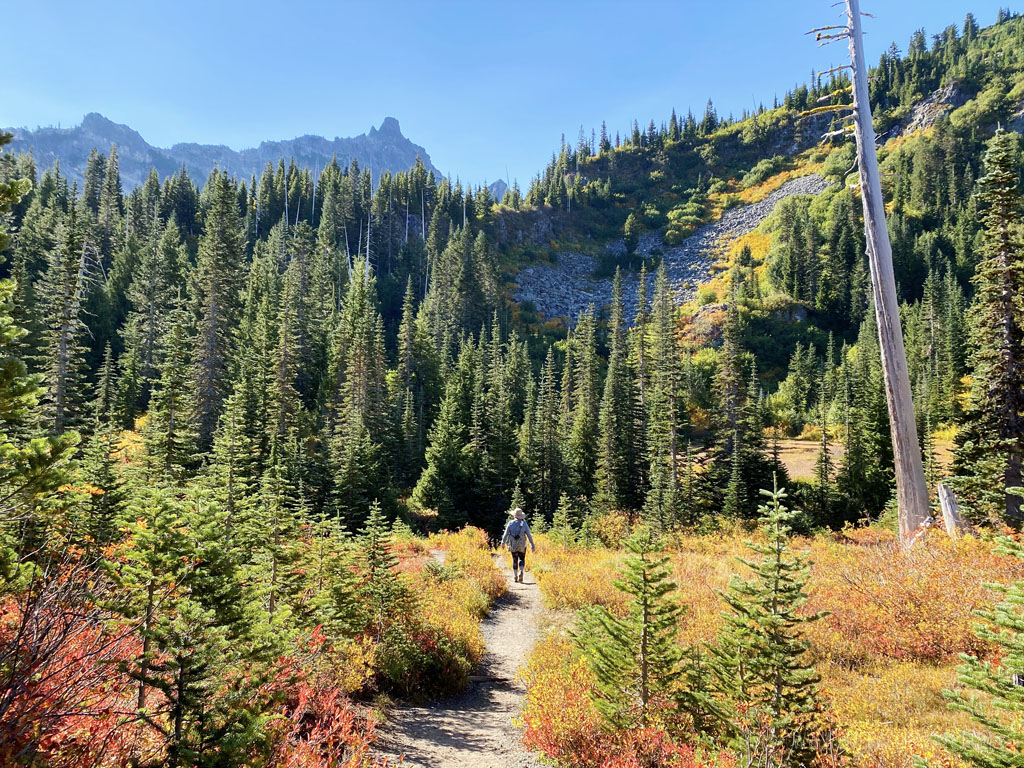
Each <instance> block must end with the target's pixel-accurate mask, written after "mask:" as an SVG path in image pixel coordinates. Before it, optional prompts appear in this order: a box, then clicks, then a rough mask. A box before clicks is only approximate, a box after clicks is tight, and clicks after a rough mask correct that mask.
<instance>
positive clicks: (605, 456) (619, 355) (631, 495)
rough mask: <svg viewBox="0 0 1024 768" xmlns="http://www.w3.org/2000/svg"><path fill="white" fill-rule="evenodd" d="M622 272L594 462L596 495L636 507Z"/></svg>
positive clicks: (632, 409) (615, 293)
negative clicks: (598, 439) (595, 467)
mask: <svg viewBox="0 0 1024 768" xmlns="http://www.w3.org/2000/svg"><path fill="white" fill-rule="evenodd" d="M623 321H624V319H623V303H622V276H621V274H620V273H619V272H618V271H616V274H615V282H614V283H613V286H612V312H611V319H610V320H609V336H610V342H609V352H608V373H607V375H606V377H605V385H604V396H603V398H602V399H601V412H600V435H601V436H600V444H599V446H600V448H599V451H600V452H599V455H598V466H597V492H598V498H599V499H600V500H601V501H602V502H603V503H604V504H606V505H609V506H611V507H613V508H617V509H624V510H635V509H638V508H639V506H640V505H639V503H638V501H639V492H640V491H641V488H640V487H639V484H638V477H637V472H636V462H637V461H638V460H639V457H638V456H637V455H636V447H637V440H636V426H637V425H636V395H635V389H634V380H633V372H632V371H631V369H630V365H629V359H628V357H627V354H628V350H627V348H626V330H625V328H624V327H623Z"/></svg>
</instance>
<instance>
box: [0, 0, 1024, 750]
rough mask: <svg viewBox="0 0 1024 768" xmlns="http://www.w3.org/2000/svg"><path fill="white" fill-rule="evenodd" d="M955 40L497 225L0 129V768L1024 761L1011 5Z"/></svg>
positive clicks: (341, 168)
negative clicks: (33, 144) (47, 154)
mask: <svg viewBox="0 0 1024 768" xmlns="http://www.w3.org/2000/svg"><path fill="white" fill-rule="evenodd" d="M849 5H850V6H852V9H853V10H852V11H851V14H850V15H849V16H844V17H843V18H844V19H846V21H843V22H842V26H840V27H836V28H828V29H825V30H824V31H819V33H818V34H819V36H821V37H823V38H825V39H827V38H829V37H830V36H832V37H836V38H840V39H839V40H838V41H837V43H838V44H837V47H836V51H837V55H838V56H839V57H840V58H843V57H845V56H846V53H845V48H846V45H847V42H848V41H849V43H850V45H851V46H852V45H853V43H854V42H855V40H856V38H857V34H858V33H857V32H856V31H855V29H854V28H855V26H856V25H855V24H854V21H853V20H854V19H855V18H858V17H859V15H860V14H859V11H858V10H857V3H856V2H851V3H849ZM869 10H878V11H882V10H883V9H882V8H881V7H879V8H877V9H869ZM949 21H950V24H949V26H947V27H946V28H945V29H944V30H942V31H941V32H940V33H939V34H934V35H932V34H926V33H925V31H924V30H918V31H917V32H915V33H913V35H912V37H911V39H910V40H909V43H907V44H906V49H905V51H904V50H901V49H900V48H899V47H897V46H896V45H895V44H894V45H893V46H892V47H891V48H889V49H888V50H887V51H886V52H885V53H884V54H883V55H882V56H881V58H880V59H879V60H877V61H870V62H868V71H866V72H865V73H864V74H865V75H866V79H864V81H863V82H864V83H866V90H864V91H861V90H858V77H857V74H858V73H857V71H856V70H851V69H850V68H849V67H843V68H838V69H837V70H835V71H832V72H829V73H825V74H813V73H812V76H811V78H810V79H809V80H807V82H806V83H804V84H801V85H799V86H796V87H794V88H792V89H791V90H789V91H788V92H786V93H785V95H784V96H780V97H778V98H775V99H774V101H773V102H772V103H762V104H758V105H757V106H756V107H754V108H751V109H750V110H748V111H744V112H743V113H742V114H740V115H739V116H735V115H731V114H730V115H728V116H726V115H722V114H719V113H718V112H717V111H716V109H715V106H714V104H713V102H712V101H708V102H707V105H706V108H705V109H704V111H703V112H702V113H697V114H695V113H693V112H692V111H688V112H687V113H686V114H682V113H678V114H677V112H676V111H675V110H671V112H669V111H668V109H666V114H664V115H656V116H653V119H650V117H651V116H647V117H648V119H649V122H646V124H645V122H644V121H641V120H639V119H638V120H637V121H635V122H634V123H633V124H632V126H631V130H627V131H622V130H621V127H620V129H619V130H618V131H615V130H613V129H610V128H609V127H607V126H606V125H604V124H602V125H600V126H595V128H594V129H593V131H591V129H590V127H589V126H588V127H587V128H586V130H584V129H583V128H581V129H580V132H579V135H578V137H570V138H567V137H565V136H564V135H563V137H562V139H561V141H560V142H558V143H557V147H556V149H555V151H554V152H553V153H552V154H551V156H550V160H549V162H548V163H547V164H546V165H545V166H544V167H543V168H542V169H541V170H540V171H539V172H538V173H537V174H536V176H534V177H533V178H532V179H531V180H530V182H529V184H524V185H523V187H522V188H521V187H520V186H519V184H518V183H512V184H511V185H505V184H503V185H501V187H500V188H499V189H498V192H497V194H496V193H495V190H494V188H493V187H488V186H486V185H480V186H475V185H472V184H470V185H465V184H463V183H461V182H459V181H457V180H453V179H452V177H450V176H441V175H440V174H439V173H437V172H436V171H435V170H434V169H433V168H432V167H430V166H429V161H428V162H427V163H425V162H423V161H422V160H419V159H417V161H416V162H415V164H413V165H411V166H410V167H407V168H403V169H399V170H380V169H379V168H375V167H373V168H371V167H369V166H367V165H363V164H360V163H359V162H358V161H357V160H352V161H350V162H341V161H339V160H338V159H337V157H335V159H334V160H333V161H332V162H330V163H328V164H326V165H319V166H316V165H313V164H308V163H305V162H302V161H300V160H296V159H295V158H291V157H287V156H282V157H280V158H279V159H277V160H276V161H273V162H267V163H266V165H265V167H264V168H263V170H262V172H260V173H256V174H253V175H251V176H249V177H242V176H239V175H237V174H234V173H230V172H228V171H226V170H223V169H220V168H218V167H217V166H214V167H213V169H212V171H211V172H210V173H209V175H208V176H205V177H203V178H199V177H196V176H195V175H192V174H190V173H189V171H188V170H187V169H186V167H185V166H184V165H182V166H181V167H180V168H178V169H177V170H174V171H171V172H165V171H162V170H158V169H157V168H156V167H153V168H152V169H151V170H150V171H149V172H148V176H145V178H144V181H143V182H142V183H139V184H136V185H131V184H127V183H125V182H124V181H123V180H122V176H121V172H120V170H119V147H118V145H117V144H116V143H115V144H111V145H109V146H95V147H93V148H91V152H90V153H89V154H88V159H87V161H86V162H85V164H84V167H83V168H82V169H81V172H80V173H79V172H78V171H77V170H73V169H70V168H68V167H67V164H66V163H65V164H64V165H63V166H62V164H61V163H60V162H55V163H54V164H53V165H48V166H47V167H43V166H42V165H41V164H40V163H39V161H38V159H37V157H36V156H35V154H34V153H33V151H32V150H31V148H30V147H28V146H25V145H24V143H23V142H22V143H19V141H18V140H16V136H15V135H12V134H11V133H0V145H3V146H0V256H2V264H0V277H2V280H0V435H2V438H0V766H3V767H6V766H12V767H13V766H32V767H33V768H35V767H37V766H38V767H42V766H46V767H47V768H72V767H75V768H77V767H92V766H95V767H96V768H99V767H101V766H102V767H111V768H113V767H117V768H120V767H122V766H123V767H125V768H128V767H129V766H131V767H135V768H145V767H153V768H155V767H157V766H168V767H169V768H184V767H187V766H188V767H191V766H196V767H199V766H202V767H203V768H215V767H216V768H233V767H235V766H266V767H267V768H340V767H341V766H347V767H348V768H368V767H371V766H373V767H376V768H380V767H383V766H401V765H408V766H438V767H439V768H445V767H446V766H483V767H484V768H487V767H488V766H541V765H553V766H572V767H576V766H580V767H584V768H653V767H655V766H680V767H683V768H698V766H699V767H700V768H811V767H813V768H846V767H847V766H849V767H850V768H854V767H856V768H912V766H914V767H915V768H925V767H926V766H932V767H933V768H964V767H968V766H975V767H977V768H1001V767H1003V766H1015V765H1022V764H1024V693H1022V691H1024V688H1022V687H1021V685H1022V683H1021V680H1022V677H1024V609H1022V607H1021V606H1022V604H1024V538H1022V530H1024V139H1022V136H1021V134H1022V131H1024V17H1022V16H1020V15H1018V14H1015V13H1013V12H1011V11H1009V10H1002V11H1000V12H999V14H998V17H997V18H996V20H995V23H994V24H991V25H990V26H984V27H983V26H981V25H980V24H979V22H978V21H977V20H976V18H975V16H974V15H972V14H970V13H968V14H967V15H966V18H963V19H961V20H959V21H957V22H956V23H954V20H953V19H950V20H949ZM847 24H848V26H846V25H847ZM804 31H805V30H802V29H800V30H795V31H794V34H799V33H802V32H804ZM854 59H855V60H856V56H855V57H854ZM844 61H845V59H844ZM6 76H10V72H9V71H8V75H6ZM6 76H5V77H6ZM865 99H866V100H868V101H869V106H867V105H865V104H864V101H863V100H865ZM666 101H668V97H667V96H666ZM851 114H855V115H861V116H864V118H865V121H866V124H867V125H868V129H869V132H870V129H871V118H872V115H873V131H874V133H875V136H874V137H873V138H872V137H871V136H870V135H869V136H868V137H867V139H866V140H864V141H861V136H860V135H859V134H857V135H855V132H854V130H853V125H854V124H853V123H852V122H851V120H850V116H851ZM257 117H258V116H257ZM382 130H383V129H382ZM555 135H556V136H557V133H556V134H555ZM876 154H877V165H878V168H877V169H875V170H876V171H877V174H876V177H875V179H874V181H875V182H876V183H880V189H881V196H882V199H881V200H880V201H877V202H879V205H880V206H881V208H879V209H878V210H880V211H882V213H883V214H884V221H881V220H879V219H878V218H876V217H875V216H874V215H873V214H872V212H871V210H872V209H871V208H870V201H869V200H867V199H866V198H865V195H864V191H865V190H867V191H869V192H870V189H871V188H870V187H869V182H870V181H871V179H870V178H869V176H870V168H871V167H872V165H871V163H872V162H873V161H872V160H871V158H874V157H875V156H876ZM538 165H540V163H538ZM499 195H500V196H499ZM728 222H733V223H730V224H728V228H727V227H726V223H728ZM879 237H881V238H882V241H883V242H884V244H885V245H884V249H880V248H881V247H880V246H879V245H878V242H879V241H878V239H877V238H879ZM888 249H891V282H892V286H893V291H894V292H893V293H892V296H893V298H894V303H892V306H891V307H890V306H889V305H888V304H886V303H884V299H885V286H884V285H883V284H882V282H881V279H882V278H881V276H882V270H881V268H880V267H879V266H878V264H879V263H880V264H882V266H883V267H884V266H885V263H886V259H885V258H884V254H885V252H886V250H888ZM879 254H882V257H879ZM578 264H585V265H586V266H585V267H584V268H579V269H576V268H575V267H573V265H578ZM573 269H576V271H575V272H574V271H573ZM537 276H540V277H537ZM573 281H576V282H575V283H573ZM577 284H578V285H584V286H588V287H586V290H585V291H584V290H583V289H580V290H577V289H576V288H570V287H569V286H570V285H577ZM527 287H529V290H527ZM892 329H895V331H893V332H892V333H890V331H892ZM893 333H895V334H896V335H895V336H893ZM894 338H895V343H893V339H894ZM897 348H898V349H897ZM893 350H896V352H898V355H896V356H893V355H894V354H895V353H894V351H893ZM890 363H891V364H892V367H890ZM897 373H899V374H900V375H901V376H902V377H903V378H902V379H899V378H898V377H897V376H896V374H897ZM899 381H904V382H905V383H906V385H907V386H908V387H909V388H908V389H907V390H906V391H907V392H908V393H909V400H908V402H907V404H906V405H907V407H904V408H902V409H900V408H899V405H898V400H897V391H898V385H899ZM911 405H912V408H910V407H909V406H911ZM901 430H902V431H901ZM906 435H912V436H913V442H911V443H907V442H906V440H905V439H902V438H901V436H903V437H905V436H906ZM901 449H902V450H903V451H904V453H903V454H899V451H900V450H901ZM906 456H911V460H910V461H909V463H908V461H907V459H906ZM911 470H913V471H916V472H918V475H919V474H920V473H923V478H924V491H926V496H927V498H926V499H925V498H924V497H922V499H921V501H922V503H923V504H924V507H923V508H922V510H921V514H920V515H919V516H918V517H917V518H915V517H913V515H911V511H910V510H909V507H908V504H909V503H910V502H908V501H907V499H909V498H911V496H910V495H906V494H909V493H910V491H909V490H907V489H910V488H911V487H912V481H913V478H915V477H917V476H918V475H913V473H912V472H911ZM901 473H906V474H905V475H903V474H901ZM904 483H906V485H905V484H904ZM916 487H921V486H920V483H918V485H917V486H916ZM516 508H521V509H522V510H524V511H525V513H526V519H527V521H528V523H529V525H530V528H531V532H532V536H533V540H534V543H535V545H536V551H535V552H534V551H530V552H529V554H528V555H527V573H526V578H525V580H524V583H519V582H517V581H512V580H511V579H509V578H507V574H508V568H509V565H508V563H509V557H508V553H507V552H503V551H502V550H501V547H500V542H501V539H502V534H503V532H504V530H505V526H506V524H507V523H508V521H509V520H510V519H511V518H512V513H513V510H515V509H516ZM506 632H507V634H505V633H506ZM514 642H521V643H522V645H521V646H520V645H515V646H514V647H516V648H520V647H521V648H522V653H521V655H519V656H517V657H514V658H511V659H509V660H504V661H503V660H502V659H503V657H502V655H501V654H502V653H503V652H504V653H511V651H509V650H508V648H509V647H511V646H510V643H514ZM503 648H505V649H506V650H505V651H503V650H502V649H503ZM506 661H507V664H510V665H511V666H508V667H507V668H506V667H505V666H502V665H503V664H506ZM499 694H500V695H502V696H505V697H506V698H504V699H501V702H502V703H501V704H500V707H499V705H498V704H496V703H495V702H497V701H498V699H496V698H493V697H495V696H499ZM488 697H492V698H488ZM488 702H489V703H488ZM498 709H500V710H501V711H500V712H498ZM423 713H428V715H429V716H425V715H424V714H423ZM432 718H441V719H443V725H444V729H446V730H445V736H444V739H443V740H442V739H441V736H435V735H432V734H434V733H435V732H434V731H433V730H431V729H430V727H428V725H426V724H424V720H425V719H426V720H429V719H432ZM437 733H440V730H438V731H437ZM442 741H443V749H442V748H441V746H438V745H439V744H441V742H442Z"/></svg>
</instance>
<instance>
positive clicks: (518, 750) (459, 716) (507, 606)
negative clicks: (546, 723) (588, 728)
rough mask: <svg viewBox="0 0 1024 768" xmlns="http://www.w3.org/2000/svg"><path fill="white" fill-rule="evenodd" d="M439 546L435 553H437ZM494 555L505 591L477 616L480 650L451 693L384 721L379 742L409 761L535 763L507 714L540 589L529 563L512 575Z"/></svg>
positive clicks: (513, 767) (445, 765)
mask: <svg viewBox="0 0 1024 768" xmlns="http://www.w3.org/2000/svg"><path fill="white" fill-rule="evenodd" d="M440 554H441V553H435V555H440ZM496 563H497V564H498V567H500V568H501V569H502V570H503V571H504V573H505V578H506V580H507V581H508V592H507V593H506V594H505V595H503V596H502V597H500V598H498V600H496V601H495V603H494V606H493V607H492V609H491V613H490V615H488V616H487V618H485V619H484V620H483V622H482V624H481V631H482V632H483V636H484V642H485V643H486V646H487V652H486V654H485V656H484V659H483V661H482V662H481V664H480V666H479V668H478V669H477V670H476V671H475V672H474V674H473V675H472V677H471V678H470V680H471V682H470V684H469V688H468V689H467V690H466V691H465V692H463V693H462V694H460V695H459V696H457V697H454V698H450V699H445V700H443V701H438V702H434V703H433V704H430V705H429V706H425V707H400V708H397V709H395V710H394V711H393V712H392V713H391V717H389V718H388V723H387V725H386V727H385V728H384V729H383V731H382V734H381V738H380V742H379V749H380V751H381V753H382V754H384V755H388V756H391V757H394V758H396V759H397V758H398V757H400V756H403V755H404V757H405V759H404V762H403V763H402V765H404V766H410V767H411V768H463V767H465V768H469V767H470V766H472V767H473V768H536V766H539V765H540V764H539V763H538V762H537V761H536V760H535V759H534V758H533V757H532V756H531V755H530V753H529V752H527V751H526V750H525V749H524V748H523V746H522V744H521V742H520V735H521V731H520V729H519V728H517V727H516V725H515V722H514V719H515V717H516V715H518V714H519V710H520V709H521V707H522V704H523V697H524V696H525V694H526V689H525V687H524V686H523V685H522V683H521V682H519V681H518V680H517V679H516V675H517V672H518V671H519V668H520V667H521V666H522V665H523V664H524V663H525V662H526V660H527V658H528V657H529V654H530V651H531V650H532V648H533V644H534V641H535V640H536V638H537V627H538V619H539V618H540V613H541V611H542V608H541V601H540V591H539V590H538V588H537V584H536V582H535V581H534V578H533V576H532V575H531V574H530V572H529V571H527V572H526V577H525V579H524V583H522V584H516V583H515V582H514V581H513V580H512V571H511V570H510V569H509V568H508V567H506V565H505V563H504V559H503V558H499V557H497V556H496Z"/></svg>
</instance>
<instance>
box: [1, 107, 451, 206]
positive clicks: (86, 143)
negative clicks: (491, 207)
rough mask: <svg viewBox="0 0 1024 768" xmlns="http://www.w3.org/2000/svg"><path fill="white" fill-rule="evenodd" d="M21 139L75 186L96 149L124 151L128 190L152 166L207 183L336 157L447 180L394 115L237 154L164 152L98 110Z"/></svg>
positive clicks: (17, 143) (19, 132)
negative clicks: (220, 174)
mask: <svg viewBox="0 0 1024 768" xmlns="http://www.w3.org/2000/svg"><path fill="white" fill-rule="evenodd" d="M7 130H9V131H10V132H12V133H13V134H14V141H13V142H12V148H13V149H15V150H21V151H31V152H32V153H33V155H34V156H35V160H36V164H37V166H39V167H40V168H41V169H42V168H48V167H50V166H52V165H53V164H54V163H55V162H59V163H60V165H61V167H62V169H63V170H64V172H65V173H66V174H67V175H68V177H69V178H70V179H72V180H77V181H79V182H81V181H82V179H83V174H84V171H85V164H86V161H87V159H88V156H89V152H90V151H91V150H92V149H94V148H95V149H96V150H98V151H100V152H103V153H107V152H109V150H110V146H111V145H112V144H114V145H116V146H117V154H118V162H119V169H120V173H121V180H122V183H123V184H124V185H125V187H126V188H127V189H131V188H133V187H136V186H139V185H141V184H142V183H143V182H144V181H145V179H146V175H147V174H148V173H149V169H150V168H156V170H157V173H159V175H160V177H161V179H163V178H165V177H166V176H169V175H170V174H172V173H174V172H176V171H177V170H179V169H180V168H181V167H182V165H184V166H185V169H186V170H187V171H188V173H189V175H190V176H192V177H193V178H194V179H196V180H197V181H199V182H201V181H202V180H203V179H205V178H206V176H207V175H209V173H210V171H211V170H213V168H214V167H215V166H216V167H218V168H220V169H221V170H224V171H227V172H228V173H231V174H233V175H237V176H239V177H240V178H248V177H251V176H253V175H256V176H258V175H259V174H260V173H262V171H263V168H264V167H265V165H266V164H267V163H268V162H270V163H274V164H276V163H277V162H278V160H279V159H280V158H293V159H294V160H295V162H296V163H297V164H298V165H300V166H308V167H310V168H313V169H315V168H317V167H319V168H323V166H324V165H326V164H327V163H329V162H330V161H331V158H332V157H337V159H338V162H339V163H340V164H342V165H343V166H347V165H349V164H350V163H351V161H352V160H356V161H357V162H358V163H359V165H360V166H362V167H369V168H370V169H372V170H374V171H375V172H376V171H383V170H389V171H392V172H394V171H403V170H406V169H408V168H411V167H412V166H413V165H414V164H415V163H416V158H417V157H419V158H420V160H422V162H423V164H424V165H425V166H426V168H427V170H428V171H433V172H434V173H435V174H436V175H437V176H442V175H443V174H442V173H441V171H440V170H438V168H436V167H435V166H434V165H433V163H432V162H431V160H430V155H429V154H428V153H427V151H426V149H424V148H423V147H422V146H420V145H419V144H416V143H414V142H413V141H411V140H410V139H409V138H407V137H406V136H405V135H403V134H402V129H401V126H400V124H399V122H398V120H397V119H396V118H394V117H391V116H388V117H385V118H384V120H383V121H382V122H381V124H380V127H379V128H378V127H375V126H371V128H370V130H369V131H368V132H366V133H362V134H359V135H358V136H350V137H340V136H335V137H334V138H333V139H328V138H326V137H324V136H320V135H316V134H304V135H302V136H296V137H295V138H292V139H278V140H264V141H261V142H260V143H259V145H258V146H256V147H246V148H243V149H233V148H232V147H229V146H227V145H226V144H203V143H199V142H177V143H175V144H172V145H171V146H170V147H157V146H154V145H152V144H150V143H149V142H147V141H146V140H145V138H143V136H142V135H141V134H140V133H139V132H138V131H136V130H135V129H134V128H132V127H131V126H128V125H126V124H123V123H116V122H114V121H113V120H111V119H109V118H107V117H105V116H104V115H102V114H100V113H99V112H89V113H87V114H86V115H85V116H84V117H83V118H82V121H81V122H80V123H79V124H78V125H76V126H72V127H71V128H56V127H52V126H49V127H42V128H37V129H35V130H31V129H28V128H25V127H22V128H8V129H7Z"/></svg>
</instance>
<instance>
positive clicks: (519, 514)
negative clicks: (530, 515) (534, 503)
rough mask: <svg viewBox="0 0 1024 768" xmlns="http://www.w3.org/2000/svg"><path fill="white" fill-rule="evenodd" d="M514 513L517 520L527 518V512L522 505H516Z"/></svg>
mask: <svg viewBox="0 0 1024 768" xmlns="http://www.w3.org/2000/svg"><path fill="white" fill-rule="evenodd" d="M512 515H513V516H514V517H515V519H516V520H525V519H526V513H525V512H523V508H522V507H516V509H515V511H514V512H513V513H512Z"/></svg>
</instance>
